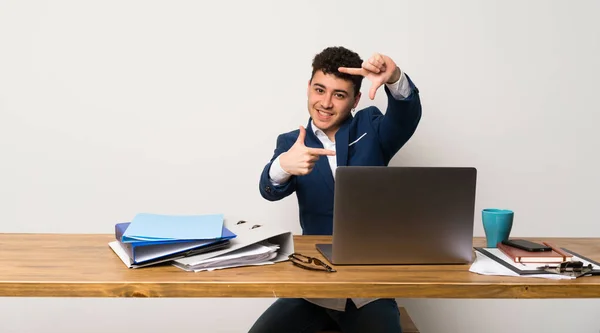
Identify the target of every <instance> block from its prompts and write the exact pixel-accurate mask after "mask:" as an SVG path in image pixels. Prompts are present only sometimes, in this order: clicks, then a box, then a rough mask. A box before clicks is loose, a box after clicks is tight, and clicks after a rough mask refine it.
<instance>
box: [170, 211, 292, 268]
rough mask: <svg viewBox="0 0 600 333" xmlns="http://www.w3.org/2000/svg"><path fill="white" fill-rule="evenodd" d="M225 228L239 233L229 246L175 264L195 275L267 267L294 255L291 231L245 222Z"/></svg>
mask: <svg viewBox="0 0 600 333" xmlns="http://www.w3.org/2000/svg"><path fill="white" fill-rule="evenodd" d="M226 226H227V228H228V229H229V230H231V231H232V232H233V233H235V234H236V238H235V239H231V240H230V242H229V244H228V245H227V247H225V248H222V249H216V250H213V251H210V252H204V253H200V254H195V255H191V256H187V257H185V258H179V259H175V260H174V261H173V265H174V266H175V267H178V268H181V269H183V270H186V271H193V272H200V271H207V270H215V269H221V268H230V267H240V266H255V265H267V264H274V263H276V262H280V261H285V260H288V256H289V255H290V254H292V253H293V252H294V239H293V235H292V232H291V231H289V230H284V229H280V228H278V227H276V226H268V225H260V224H254V223H249V222H246V221H239V222H237V223H232V224H226Z"/></svg>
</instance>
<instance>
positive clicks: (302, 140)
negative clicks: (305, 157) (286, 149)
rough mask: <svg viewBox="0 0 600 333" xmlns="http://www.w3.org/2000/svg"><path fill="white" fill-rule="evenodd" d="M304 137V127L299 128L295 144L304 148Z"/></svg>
mask: <svg viewBox="0 0 600 333" xmlns="http://www.w3.org/2000/svg"><path fill="white" fill-rule="evenodd" d="M305 137H306V130H305V129H304V127H302V126H300V134H298V140H296V144H297V145H298V144H300V145H303V146H304V138H305Z"/></svg>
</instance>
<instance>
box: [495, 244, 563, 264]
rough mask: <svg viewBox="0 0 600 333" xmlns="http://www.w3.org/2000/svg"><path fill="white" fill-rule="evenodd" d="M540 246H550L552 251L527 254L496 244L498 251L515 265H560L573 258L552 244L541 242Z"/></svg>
mask: <svg viewBox="0 0 600 333" xmlns="http://www.w3.org/2000/svg"><path fill="white" fill-rule="evenodd" d="M542 244H544V245H546V246H550V247H551V248H552V251H541V252H529V251H525V250H521V249H517V248H516V247H512V246H509V245H506V244H502V243H498V249H499V250H500V251H502V252H503V253H504V254H506V255H507V256H508V257H509V258H511V259H512V260H514V262H517V263H540V264H545V263H561V262H563V261H567V260H571V258H573V255H572V254H570V253H567V252H565V251H563V250H561V249H560V248H558V247H556V246H553V245H552V244H549V243H546V242H543V243H542Z"/></svg>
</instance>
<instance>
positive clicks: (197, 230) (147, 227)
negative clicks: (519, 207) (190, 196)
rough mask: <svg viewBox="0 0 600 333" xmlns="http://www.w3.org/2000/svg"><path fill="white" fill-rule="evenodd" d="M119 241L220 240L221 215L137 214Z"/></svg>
mask: <svg viewBox="0 0 600 333" xmlns="http://www.w3.org/2000/svg"><path fill="white" fill-rule="evenodd" d="M130 223H131V224H130V225H129V227H127V230H125V232H124V233H123V236H122V237H121V239H120V240H119V241H121V242H123V243H130V242H135V241H139V240H142V241H163V240H164V241H170V240H184V239H185V240H201V239H213V238H220V237H221V235H222V229H223V214H207V215H160V214H149V213H140V214H137V215H136V216H135V217H134V218H133V220H132V221H131V222H130Z"/></svg>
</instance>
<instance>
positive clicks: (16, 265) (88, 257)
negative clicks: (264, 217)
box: [0, 234, 600, 298]
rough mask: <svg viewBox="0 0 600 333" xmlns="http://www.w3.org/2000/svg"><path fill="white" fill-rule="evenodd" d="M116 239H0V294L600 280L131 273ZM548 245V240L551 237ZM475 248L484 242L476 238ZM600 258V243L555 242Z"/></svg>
mask: <svg viewBox="0 0 600 333" xmlns="http://www.w3.org/2000/svg"><path fill="white" fill-rule="evenodd" d="M112 239H113V236H112V235H72V234H0V296H18V297H334V298H337V297H396V298H424V297H428V298H592V297H600V277H584V278H580V279H577V280H547V279H538V278H519V277H499V276H481V275H477V274H474V273H470V272H469V271H468V269H469V265H444V266H439V265H438V266H429V265H428V266H337V267H336V269H337V270H338V272H337V273H323V272H314V271H309V270H304V269H301V268H298V267H295V266H294V265H292V264H291V263H290V262H283V263H278V264H275V265H266V266H256V267H243V268H234V269H226V270H218V271H213V272H199V273H191V272H185V271H183V270H180V269H178V268H176V267H173V266H170V265H165V266H161V267H147V268H141V269H128V268H126V267H125V265H124V264H123V263H122V262H121V261H120V260H119V258H118V257H117V256H116V255H115V254H114V253H113V252H112V250H111V249H110V248H109V247H108V242H109V241H111V240H112ZM328 240H330V238H329V237H324V236H295V238H294V242H295V248H296V251H298V252H301V253H303V254H307V255H312V256H319V257H320V255H319V253H318V252H317V250H316V249H315V246H314V244H315V243H317V242H326V241H328ZM546 240H548V239H546ZM474 241H475V243H474V245H476V246H482V245H483V242H484V240H483V239H482V238H475V240H474ZM551 241H552V242H553V243H555V244H556V245H558V246H564V247H566V248H569V249H570V250H573V251H575V252H578V253H580V254H581V255H584V256H588V257H589V258H590V259H592V260H600V239H592V238H585V239H583V238H582V239H561V238H557V239H551Z"/></svg>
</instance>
